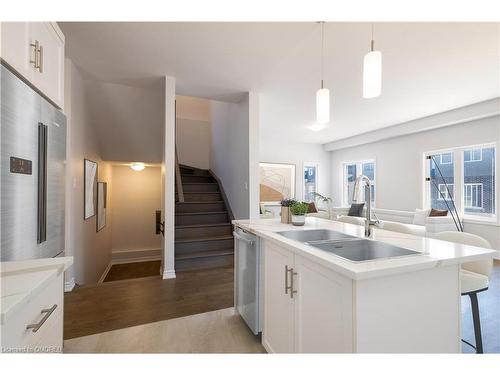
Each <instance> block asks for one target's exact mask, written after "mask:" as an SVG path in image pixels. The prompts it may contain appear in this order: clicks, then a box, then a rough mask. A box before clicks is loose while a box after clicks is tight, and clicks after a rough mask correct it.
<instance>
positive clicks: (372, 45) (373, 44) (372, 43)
mask: <svg viewBox="0 0 500 375" xmlns="http://www.w3.org/2000/svg"><path fill="white" fill-rule="evenodd" d="M373 28H374V25H373V22H372V41H371V46H370V48H371V51H372V52H373V49H374V47H375V42H374V40H373Z"/></svg>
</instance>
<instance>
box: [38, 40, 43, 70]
mask: <svg viewBox="0 0 500 375" xmlns="http://www.w3.org/2000/svg"><path fill="white" fill-rule="evenodd" d="M38 55H39V56H38V71H39V72H40V73H43V46H40V47H39V48H38Z"/></svg>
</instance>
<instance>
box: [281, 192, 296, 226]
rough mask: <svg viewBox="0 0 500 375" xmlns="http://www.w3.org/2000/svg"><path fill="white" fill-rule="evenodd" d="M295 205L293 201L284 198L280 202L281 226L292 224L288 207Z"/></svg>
mask: <svg viewBox="0 0 500 375" xmlns="http://www.w3.org/2000/svg"><path fill="white" fill-rule="evenodd" d="M294 203H297V201H296V200H295V199H290V198H285V199H283V200H282V201H281V222H282V223H283V224H290V223H291V222H292V215H291V214H290V207H291V206H292V205H293V204H294Z"/></svg>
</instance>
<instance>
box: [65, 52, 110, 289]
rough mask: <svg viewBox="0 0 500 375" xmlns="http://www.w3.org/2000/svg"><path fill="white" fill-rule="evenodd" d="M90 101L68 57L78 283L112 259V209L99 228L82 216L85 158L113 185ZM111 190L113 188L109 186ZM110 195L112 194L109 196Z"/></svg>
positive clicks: (70, 192)
mask: <svg viewBox="0 0 500 375" xmlns="http://www.w3.org/2000/svg"><path fill="white" fill-rule="evenodd" d="M88 113H89V110H88V103H87V99H86V96H85V92H84V81H83V79H82V76H81V74H80V72H79V70H78V68H76V67H75V65H74V64H73V63H72V62H71V60H69V59H66V61H65V114H66V117H67V124H68V138H67V176H68V178H67V181H68V183H67V190H66V251H65V254H66V255H68V256H70V255H72V256H73V257H74V264H73V267H72V269H71V270H69V272H67V275H66V280H67V281H69V282H70V280H72V279H74V281H75V282H76V283H77V284H80V285H83V284H92V283H96V282H97V281H98V280H99V278H100V277H101V276H102V274H103V273H104V271H105V269H106V267H107V266H108V264H109V262H110V260H111V229H110V228H111V225H110V219H111V212H112V205H110V206H108V217H107V221H108V223H107V226H106V227H105V228H104V229H102V230H101V231H99V232H96V217H95V216H94V217H92V218H90V219H87V220H84V219H83V216H84V215H83V160H84V158H87V159H90V160H93V161H96V162H97V163H98V165H99V166H98V180H99V181H105V182H107V183H108V189H111V187H112V181H111V166H110V165H109V164H108V163H105V162H103V161H102V159H101V156H100V155H101V153H100V149H99V146H98V142H97V136H96V133H95V129H94V126H93V123H92V121H91V119H90V118H89V116H88ZM108 191H110V190H108ZM108 198H110V197H109V196H108Z"/></svg>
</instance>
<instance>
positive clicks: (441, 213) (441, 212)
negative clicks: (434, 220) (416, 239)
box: [429, 208, 448, 216]
mask: <svg viewBox="0 0 500 375" xmlns="http://www.w3.org/2000/svg"><path fill="white" fill-rule="evenodd" d="M429 216H448V210H436V209H434V208H433V209H432V210H431V213H430V214H429Z"/></svg>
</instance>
